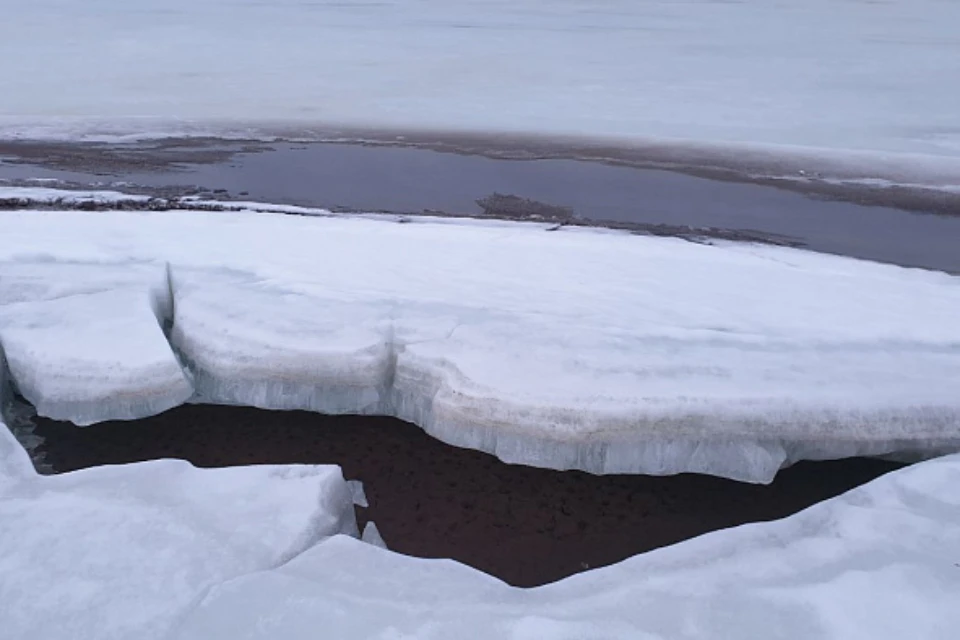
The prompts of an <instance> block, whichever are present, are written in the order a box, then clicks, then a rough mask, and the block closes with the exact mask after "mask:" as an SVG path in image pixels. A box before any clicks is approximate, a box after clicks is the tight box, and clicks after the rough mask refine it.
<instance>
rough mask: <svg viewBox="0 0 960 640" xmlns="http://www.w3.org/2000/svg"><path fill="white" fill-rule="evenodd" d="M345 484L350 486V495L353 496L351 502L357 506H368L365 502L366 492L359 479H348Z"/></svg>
mask: <svg viewBox="0 0 960 640" xmlns="http://www.w3.org/2000/svg"><path fill="white" fill-rule="evenodd" d="M347 486H348V487H350V495H352V496H353V504H355V505H356V506H358V507H369V506H370V503H369V502H367V494H366V492H365V491H364V490H363V483H362V482H360V481H359V480H348V481H347Z"/></svg>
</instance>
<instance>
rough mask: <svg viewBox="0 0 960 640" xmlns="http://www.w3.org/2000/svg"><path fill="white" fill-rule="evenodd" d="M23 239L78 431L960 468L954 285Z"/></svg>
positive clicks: (486, 251) (708, 468)
mask: <svg viewBox="0 0 960 640" xmlns="http://www.w3.org/2000/svg"><path fill="white" fill-rule="evenodd" d="M2 215H3V224H4V230H5V232H6V234H7V237H8V238H9V241H8V243H7V244H5V246H2V247H0V344H2V345H3V347H4V349H5V350H6V352H7V356H8V359H9V360H10V369H11V372H12V374H13V378H14V381H15V383H16V384H17V386H18V388H19V389H20V391H21V393H23V394H24V395H25V396H26V397H27V398H28V399H29V400H30V401H31V402H32V403H33V404H35V405H36V406H37V407H38V410H39V411H40V412H41V413H44V414H46V415H53V416H55V417H59V418H64V419H71V420H74V421H75V422H78V423H90V422H95V421H99V420H106V419H112V418H132V417H136V416H138V415H148V414H150V413H155V412H157V411H161V410H163V409H165V408H168V407H171V406H175V405H176V404H179V403H182V402H184V401H186V400H188V399H190V400H192V401H202V402H213V403H227V404H244V405H252V406H258V407H264V408H274V409H308V410H313V411H321V412H327V413H365V414H386V415H395V416H397V417H400V418H403V419H406V420H410V421H412V422H414V423H416V424H418V425H420V426H421V427H422V428H424V429H425V430H426V431H427V432H428V433H430V434H432V435H434V436H435V437H438V438H440V439H442V440H444V441H447V442H450V443H452V444H455V445H459V446H465V447H471V448H476V449H480V450H483V451H487V452H490V453H493V454H495V455H497V456H499V457H500V458H502V459H504V460H507V461H510V462H519V463H525V464H531V465H535V466H543V467H550V468H560V469H563V468H578V469H584V470H587V471H591V472H595V473H624V472H626V473H638V472H639V473H654V474H671V473H678V472H684V471H696V472H702V473H710V474H714V475H720V476H725V477H731V478H735V479H740V480H747V481H753V482H768V481H770V480H771V479H772V478H773V476H774V475H775V473H776V472H777V470H778V469H780V468H781V467H782V466H784V465H786V464H790V463H792V462H794V461H796V460H800V459H807V458H810V459H821V458H835V457H843V456H851V455H881V454H897V455H900V456H907V457H917V456H920V457H923V456H930V455H936V454H940V453H945V452H950V451H956V450H958V449H960V394H958V392H957V390H958V388H957V380H960V333H958V331H960V329H958V325H957V323H956V322H955V321H954V319H955V318H957V317H960V284H958V280H957V279H956V278H952V277H950V276H947V275H945V274H939V273H933V272H922V271H915V270H908V269H900V268H894V267H888V266H883V265H877V264H872V263H866V262H860V261H856V260H850V259H844V258H837V257H831V256H823V255H818V254H811V253H807V252H802V251H796V250H790V249H784V248H776V247H761V246H755V245H729V244H720V245H716V246H706V245H699V244H694V243H688V242H683V241H680V240H670V239H654V238H643V237H637V236H629V235H626V234H618V233H610V232H604V231H592V230H584V229H570V230H563V231H559V232H553V233H545V232H544V228H545V226H544V225H536V224H515V223H505V222H499V221H492V222H486V221H465V220H430V219H416V218H414V219H411V220H412V222H413V224H397V223H395V222H390V221H389V220H387V219H382V218H381V219H373V218H364V217H299V216H292V217H291V216H275V215H270V214H259V213H252V212H247V213H243V212H191V211H186V212H180V211H169V212H117V211H103V212H96V213H89V214H87V213H79V212H56V211H16V212H7V213H4V214H2ZM811 319H812V320H811ZM78 336H81V337H82V340H77V339H76V338H77V337H78Z"/></svg>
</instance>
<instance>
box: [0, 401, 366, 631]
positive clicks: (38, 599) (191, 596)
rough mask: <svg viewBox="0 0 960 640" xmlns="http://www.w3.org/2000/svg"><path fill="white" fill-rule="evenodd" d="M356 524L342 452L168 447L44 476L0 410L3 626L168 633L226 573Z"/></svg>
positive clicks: (281, 556) (259, 565) (292, 552)
mask: <svg viewBox="0 0 960 640" xmlns="http://www.w3.org/2000/svg"><path fill="white" fill-rule="evenodd" d="M335 534H349V535H357V532H356V524H355V522H354V520H353V510H352V503H351V501H350V493H349V490H348V489H347V487H346V484H345V483H344V481H343V477H342V475H341V472H340V469H339V468H337V467H333V466H322V467H321V466H315V467H314V466H288V467H282V466H260V467H244V468H231V469H216V470H212V469H196V468H194V467H192V466H190V465H189V464H187V463H185V462H180V461H173V460H160V461H155V462H146V463H139V464H132V465H122V466H108V467H98V468H93V469H87V470H84V471H77V472H73V473H68V474H63V475H58V476H51V477H44V476H39V475H37V474H36V472H34V471H33V469H32V467H30V461H29V459H28V458H27V456H26V452H25V451H24V450H23V449H22V448H21V447H20V445H19V444H18V443H17V442H16V441H15V440H14V439H13V436H12V435H11V433H10V431H9V430H8V429H7V427H6V425H4V424H3V421H2V419H0V540H2V544H0V619H2V620H3V637H4V639H5V640H21V639H23V640H26V639H28V638H47V639H50V640H58V639H63V640H67V639H69V640H84V639H87V640H110V639H118V640H119V639H122V638H130V637H136V638H142V639H145V640H149V639H153V638H165V637H168V633H169V632H171V630H173V629H175V628H176V626H177V625H178V624H179V623H180V620H181V619H182V618H183V616H184V615H186V613H187V612H188V611H189V610H190V608H192V607H193V606H196V604H197V603H198V602H199V601H200V600H201V599H202V598H203V597H204V595H205V594H206V593H207V592H208V591H209V590H210V589H211V588H212V587H214V586H215V585H216V584H219V583H221V582H223V581H224V580H229V579H231V578H234V577H238V576H241V575H243V574H246V573H250V572H254V571H260V570H267V569H273V568H275V567H277V566H280V565H281V564H283V563H284V562H286V561H288V560H289V559H291V558H293V557H295V556H296V555H298V554H299V553H301V552H302V551H304V550H305V549H307V548H309V547H310V546H312V545H313V544H316V543H317V542H318V541H319V540H321V539H323V538H324V537H326V536H330V535H335Z"/></svg>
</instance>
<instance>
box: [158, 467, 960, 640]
mask: <svg viewBox="0 0 960 640" xmlns="http://www.w3.org/2000/svg"><path fill="white" fill-rule="evenodd" d="M958 482H960V457H958V456H952V457H949V458H943V459H939V460H935V461H929V462H925V463H922V464H920V465H917V466H915V467H912V468H908V469H904V470H901V471H898V472H895V473H893V474H890V475H888V476H885V477H883V478H880V479H878V480H876V481H874V482H873V483H871V484H869V485H867V486H864V487H861V488H859V489H856V490H854V491H851V492H850V493H848V494H846V495H844V496H841V497H839V498H834V499H832V500H829V501H827V502H825V503H822V504H819V505H817V506H814V507H812V508H810V509H808V510H806V511H804V512H801V513H799V514H797V515H794V516H792V517H790V518H786V519H784V520H781V521H777V522H772V523H762V524H755V525H747V526H742V527H738V528H735V529H729V530H726V531H719V532H715V533H711V534H707V535H705V536H702V537H700V538H697V539H695V540H691V541H688V542H683V543H681V544H678V545H675V546H673V547H668V548H666V549H660V550H657V551H652V552H650V553H647V554H643V555H640V556H637V557H634V558H632V559H629V560H626V561H624V562H621V563H619V564H617V565H614V566H611V567H605V568H602V569H597V570H594V571H591V572H589V573H585V574H580V575H577V576H573V577H571V578H567V579H566V580H563V581H561V582H559V583H556V584H553V585H549V586H546V587H540V588H537V589H532V590H520V589H514V588H511V587H508V586H506V585H504V584H502V583H499V582H498V581H496V580H494V579H492V578H490V577H489V576H486V575H484V574H481V573H479V572H477V571H474V570H472V569H469V568H467V567H464V566H462V565H457V564H454V563H451V562H447V561H436V560H421V559H414V558H407V557H403V556H399V555H396V554H392V553H389V552H387V551H384V550H382V549H379V548H376V547H374V546H371V545H367V544H363V543H361V542H359V541H356V540H352V539H349V538H345V537H336V538H330V539H328V540H326V541H325V542H323V543H322V544H320V545H317V546H316V547H314V548H312V549H311V550H309V551H308V552H306V553H304V554H303V555H301V556H298V557H297V558H296V559H294V560H293V561H292V562H290V563H289V564H287V565H285V566H283V567H281V568H279V569H276V570H273V571H267V572H263V573H258V574H253V575H247V576H244V577H241V578H238V579H236V580H232V581H228V582H226V583H225V584H222V585H220V586H219V587H218V588H216V589H214V590H212V591H211V592H210V593H209V594H208V595H207V597H206V598H204V599H203V601H202V602H201V603H200V604H199V605H198V606H197V607H196V608H195V609H193V610H192V611H191V612H190V614H189V615H188V616H187V617H186V619H185V620H184V623H183V625H182V626H181V627H180V628H179V629H178V630H177V633H175V634H174V636H173V637H175V638H178V639H180V640H218V639H220V638H224V639H226V638H247V639H254V638H263V639H264V640H267V639H272V638H284V639H286V640H299V639H303V640H306V639H308V638H314V637H316V630H317V629H324V630H325V632H326V633H328V634H329V635H331V636H335V637H337V638H344V639H350V638H358V639H359V638H401V637H402V638H415V639H417V640H425V639H437V640H440V639H443V638H477V639H478V640H479V639H486V638H517V639H521V638H523V639H526V638H531V639H532V638H537V639H538V640H552V639H558V640H559V639H565V640H569V639H572V638H644V639H651V640H653V639H670V640H674V639H679V638H684V639H688V640H695V639H707V638H711V639H721V638H760V637H772V636H771V634H773V636H775V637H777V638H782V639H784V640H792V639H796V640H819V639H822V640H828V639H831V640H832V639H835V638H863V639H864V640H867V639H869V640H897V639H899V638H906V637H910V638H929V639H930V640H949V639H952V638H954V637H955V636H956V629H957V625H960V608H958V607H957V606H956V603H957V602H958V601H960V568H958V566H957V553H958V551H960V496H958V493H957V491H956V490H955V488H956V486H957V483H958Z"/></svg>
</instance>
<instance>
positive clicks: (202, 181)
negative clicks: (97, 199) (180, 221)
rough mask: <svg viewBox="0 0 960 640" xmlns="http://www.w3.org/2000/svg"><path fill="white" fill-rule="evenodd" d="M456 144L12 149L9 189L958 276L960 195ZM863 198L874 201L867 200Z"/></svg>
mask: <svg viewBox="0 0 960 640" xmlns="http://www.w3.org/2000/svg"><path fill="white" fill-rule="evenodd" d="M457 141H458V144H459V146H458V145H455V144H454V141H450V140H443V139H439V140H433V142H431V141H430V140H428V139H425V141H424V140H401V141H396V140H394V141H392V142H389V143H388V142H384V141H383V140H380V141H377V140H373V141H366V142H364V143H362V144H358V143H356V142H352V143H348V142H344V141H340V142H326V143H305V142H303V143H301V142H272V143H263V142H255V141H249V140H247V141H237V140H219V139H203V138H201V139H165V140H155V141H143V142H136V143H125V144H113V143H112V144H107V143H59V142H29V141H3V142H0V185H7V186H11V185H21V186H56V187H58V188H74V189H84V188H87V189H89V188H97V189H105V188H106V189H113V190H119V191H123V192H127V193H135V194H144V195H150V196H153V197H157V198H176V197H181V196H184V195H200V196H202V197H204V198H209V199H216V200H221V201H225V202H229V201H232V200H255V201H260V202H268V203H276V204H293V205H300V206H307V207H319V208H325V209H329V210H331V211H334V212H383V213H391V214H398V215H424V214H426V215H442V216H470V217H484V213H485V212H484V211H483V209H482V208H481V207H480V206H479V205H478V204H477V202H478V201H482V200H483V199H484V198H488V197H490V196H491V195H492V194H494V193H500V194H508V195H511V196H517V197H519V198H523V199H529V200H532V201H537V202H541V203H544V204H545V205H548V206H552V207H557V208H560V209H564V210H570V211H572V212H573V216H572V218H571V219H569V220H565V221H555V222H557V223H558V224H559V223H561V222H562V223H563V224H570V225H577V226H601V227H608V228H618V229H625V230H628V231H632V232H638V233H646V234H653V235H669V236H679V237H686V238H691V239H693V238H699V237H706V238H717V239H724V240H735V241H750V242H767V243H772V244H779V245H786V246H798V247H804V248H808V249H811V250H814V251H821V252H825V253H834V254H840V255H846V256H851V257H855V258H862V259H868V260H875V261H880V262H887V263H891V264H896V265H899V266H904V267H919V268H925V269H936V270H942V271H947V272H949V273H960V251H957V247H958V246H960V215H954V213H957V214H960V194H956V198H955V199H956V201H957V205H956V206H954V203H953V196H951V195H950V194H948V193H946V192H940V193H938V194H937V195H936V198H939V199H940V202H939V204H937V203H929V202H928V203H927V204H929V205H930V206H929V207H926V205H924V204H922V203H921V202H920V201H914V202H913V205H916V207H915V209H916V210H912V211H906V210H904V209H898V208H895V207H894V206H889V205H894V204H898V202H899V201H898V200H897V198H894V199H893V200H888V201H884V204H886V205H888V206H866V205H865V204H862V203H861V204H855V203H853V202H851V200H864V199H865V200H864V201H865V202H869V201H870V200H871V198H872V199H876V198H880V197H881V196H883V198H886V197H887V196H889V195H891V194H896V193H898V192H899V191H898V190H897V189H896V188H885V189H867V190H866V191H862V190H857V189H851V188H849V187H840V186H838V185H826V184H824V185H821V186H822V187H823V189H824V193H816V192H813V191H810V189H809V187H810V185H815V183H813V182H792V181H789V180H780V179H778V180H777V184H775V185H774V184H771V183H770V182H769V179H759V178H758V179H751V180H752V181H751V180H746V179H745V178H744V177H743V175H742V174H736V175H734V174H733V173H731V172H730V171H728V170H724V171H720V172H719V173H718V172H717V171H718V170H716V169H708V170H704V169H702V168H697V167H691V166H687V167H685V168H683V169H682V170H677V169H676V168H670V170H666V169H665V168H664V167H663V166H662V165H663V163H662V162H660V163H659V164H658V163H653V164H656V165H657V166H656V167H655V168H653V165H652V164H651V163H650V162H648V161H645V160H643V158H642V157H639V156H638V157H633V156H629V154H628V157H626V159H624V158H623V157H621V158H618V157H616V152H617V150H616V149H605V148H600V147H596V148H593V151H590V149H587V151H590V153H593V154H594V156H592V157H591V158H592V159H590V160H589V161H586V160H583V159H579V160H576V159H570V157H573V155H575V154H581V155H583V154H584V153H586V152H585V151H584V148H576V147H569V148H568V147H564V146H563V144H562V143H560V142H556V143H547V142H542V141H541V142H540V143H538V144H539V146H536V145H534V146H530V147H523V146H522V144H521V143H520V142H517V141H515V140H512V139H509V138H504V139H502V140H501V139H499V138H493V139H487V138H483V139H479V138H478V139H477V140H474V141H472V142H471V140H469V139H466V140H461V139H457ZM481 143H482V144H481ZM484 145H485V146H484ZM498 145H499V146H498ZM625 153H626V152H621V155H623V154H625ZM565 154H566V155H567V156H570V157H564V155H565ZM644 163H645V164H644ZM641 165H642V166H641ZM736 176H740V177H739V178H737V177H736ZM734 178H736V179H734ZM745 180H746V181H745ZM817 188H818V189H819V188H820V187H817ZM798 189H799V190H805V191H804V192H803V193H800V192H798ZM836 190H839V191H838V193H836V194H833V195H837V196H843V197H842V199H829V198H828V197H827V196H828V195H829V193H828V192H830V193H832V192H833V191H836ZM814 191H815V190H814ZM908 191H909V190H908ZM866 192H870V193H873V194H874V195H873V196H869V197H867V196H863V193H866ZM925 207H926V208H925ZM920 211H923V212H922V213H921V212H920ZM497 217H500V218H502V219H514V218H511V217H510V216H497ZM548 221H549V220H548Z"/></svg>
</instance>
